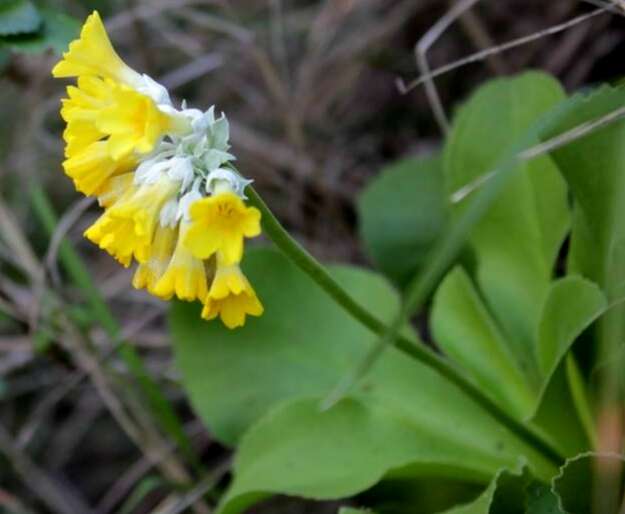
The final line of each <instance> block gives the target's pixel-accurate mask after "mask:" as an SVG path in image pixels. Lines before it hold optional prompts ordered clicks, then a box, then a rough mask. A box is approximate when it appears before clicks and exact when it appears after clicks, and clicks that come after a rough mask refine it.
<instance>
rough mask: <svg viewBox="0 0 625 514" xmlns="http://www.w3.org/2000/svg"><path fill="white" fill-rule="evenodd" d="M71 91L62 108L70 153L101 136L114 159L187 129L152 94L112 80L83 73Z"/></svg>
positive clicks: (149, 148)
mask: <svg viewBox="0 0 625 514" xmlns="http://www.w3.org/2000/svg"><path fill="white" fill-rule="evenodd" d="M67 94H68V98H66V99H64V100H63V107H62V109H61V116H62V118H63V119H64V120H65V121H66V122H67V128H66V129H65V132H64V134H63V137H64V139H65V141H66V143H67V148H66V151H65V153H66V156H67V157H71V156H72V155H74V154H75V153H76V152H77V151H80V150H81V149H82V148H84V146H86V145H88V144H89V143H91V142H93V141H98V140H100V139H106V140H107V149H108V151H109V153H110V155H111V157H112V158H113V159H114V160H119V159H122V158H125V157H127V156H128V155H130V154H131V153H133V152H135V153H138V154H146V153H149V152H151V151H152V150H153V149H154V146H155V145H156V143H157V142H158V140H159V139H160V138H161V136H162V135H163V134H165V133H166V132H168V131H169V132H176V133H183V132H184V131H185V130H187V126H186V125H185V124H184V120H183V119H182V118H181V117H180V116H174V115H170V114H166V113H164V112H162V111H161V110H160V109H159V108H158V106H157V105H156V103H155V102H154V100H152V99H151V98H150V97H148V96H146V95H144V94H142V93H139V92H137V91H135V90H134V89H131V88H129V87H127V86H123V85H119V84H117V83H115V82H113V81H111V80H103V79H100V78H98V77H91V76H87V77H79V79H78V86H77V87H76V86H69V87H68V88H67Z"/></svg>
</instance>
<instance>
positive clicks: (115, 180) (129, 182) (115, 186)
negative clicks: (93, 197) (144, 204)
mask: <svg viewBox="0 0 625 514" xmlns="http://www.w3.org/2000/svg"><path fill="white" fill-rule="evenodd" d="M134 181H135V175H134V173H123V174H121V175H116V176H114V177H112V178H111V179H110V180H108V181H107V182H106V184H105V185H104V186H102V189H101V190H100V192H99V193H98V203H99V204H100V206H101V207H110V206H111V205H113V204H114V203H115V202H118V201H119V200H120V199H121V197H122V196H124V195H127V194H129V193H128V192H129V191H133V188H134V187H135V186H134Z"/></svg>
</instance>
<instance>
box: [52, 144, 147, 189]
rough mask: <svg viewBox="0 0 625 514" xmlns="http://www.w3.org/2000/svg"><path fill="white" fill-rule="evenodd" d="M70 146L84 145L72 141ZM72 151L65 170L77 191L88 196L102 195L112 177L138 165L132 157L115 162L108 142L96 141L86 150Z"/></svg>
mask: <svg viewBox="0 0 625 514" xmlns="http://www.w3.org/2000/svg"><path fill="white" fill-rule="evenodd" d="M69 144H73V145H76V146H78V145H82V141H76V140H72V142H71V143H69ZM72 150H73V151H72V152H71V153H72V155H73V156H72V157H69V158H68V159H66V160H65V161H64V162H63V169H64V170H65V173H66V174H67V175H68V176H69V177H71V179H72V180H73V181H74V186H75V187H76V189H77V190H78V191H80V192H81V193H83V194H85V195H88V196H89V195H98V194H100V192H101V190H102V187H103V186H104V185H105V184H106V182H107V181H108V180H109V179H110V178H111V177H112V176H114V175H116V174H119V173H125V172H127V171H130V170H132V169H134V168H135V167H136V165H137V161H136V160H135V158H134V157H133V156H131V155H128V156H126V157H125V158H123V159H120V160H118V161H115V160H113V159H112V158H111V156H110V154H109V151H108V144H107V142H106V141H96V142H94V143H91V144H89V145H88V146H86V147H84V148H81V149H78V150H75V148H73V149H72ZM68 153H69V152H68Z"/></svg>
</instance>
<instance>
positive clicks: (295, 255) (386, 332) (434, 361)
mask: <svg viewBox="0 0 625 514" xmlns="http://www.w3.org/2000/svg"><path fill="white" fill-rule="evenodd" d="M246 194H247V196H248V198H249V203H250V204H251V205H253V206H254V207H256V208H257V209H258V210H260V212H261V214H262V224H263V229H264V231H265V233H266V234H267V235H268V236H269V238H270V239H271V240H272V241H273V242H274V244H275V245H276V246H277V247H278V248H279V249H280V250H281V251H282V252H283V253H284V254H285V255H286V256H287V257H288V258H289V259H291V260H292V261H293V263H294V264H295V265H296V266H297V267H299V268H300V269H301V270H302V271H303V272H304V273H306V274H307V275H308V276H309V277H310V278H311V279H312V280H314V281H315V282H316V283H317V285H319V286H320V287H321V288H322V289H323V290H324V291H325V292H326V293H327V294H328V295H329V296H330V297H332V299H333V300H335V301H336V303H338V304H339V305H340V306H341V307H342V308H343V309H344V310H345V311H346V312H347V313H348V314H350V315H351V316H352V317H353V318H354V319H356V320H357V321H359V322H360V323H362V324H363V325H364V326H366V327H367V328H369V329H370V330H371V331H372V332H373V333H375V334H377V335H379V336H381V337H382V341H383V343H382V344H380V345H379V346H380V348H379V351H381V349H382V348H383V347H386V346H387V345H388V344H393V345H394V346H395V347H396V348H397V349H399V350H400V351H402V352H403V353H406V354H408V355H409V356H411V357H412V358H414V359H417V360H418V361H420V362H422V363H424V364H426V365H428V366H430V367H432V368H433V369H435V370H436V371H437V372H438V373H440V374H441V375H442V376H443V377H445V378H446V379H448V380H450V381H451V382H453V383H454V384H455V385H456V386H458V387H459V388H460V389H462V390H463V391H464V392H465V393H466V394H467V395H469V396H470V397H471V398H472V399H473V400H474V401H475V402H476V403H478V404H479V405H480V406H482V407H483V408H484V409H485V410H486V411H488V412H489V413H490V414H491V415H492V416H493V417H494V418H496V419H497V420H498V421H499V422H500V423H501V424H502V425H504V426H505V427H506V428H508V429H509V430H510V431H512V432H513V433H515V434H516V435H517V436H519V437H520V438H521V439H523V440H524V441H525V442H526V443H528V444H530V445H532V446H533V447H534V448H536V449H538V451H540V452H541V453H542V454H543V455H544V456H545V457H546V458H547V459H548V460H550V461H551V462H552V463H553V464H555V465H559V464H560V463H562V462H563V459H562V458H561V456H560V455H559V454H558V453H557V452H556V451H555V450H554V449H553V448H551V446H549V444H548V443H546V442H545V441H543V440H542V439H541V438H540V437H539V436H538V435H536V434H535V433H534V432H532V431H531V430H530V429H529V428H527V427H526V426H524V425H523V424H522V423H520V422H519V421H517V420H516V419H514V418H512V417H511V416H510V415H509V414H507V413H506V412H504V411H502V410H501V409H500V408H499V407H498V406H497V405H496V404H494V403H493V402H492V401H491V400H490V399H489V398H488V397H486V396H485V395H484V394H483V393H482V392H481V391H480V390H479V388H478V387H476V386H475V385H473V383H471V382H470V381H469V380H467V379H466V378H465V377H464V376H463V375H462V374H461V373H459V372H458V370H457V369H456V368H454V367H453V366H452V365H451V364H450V363H449V362H448V361H447V360H445V359H444V358H443V357H441V356H440V355H438V354H436V353H435V352H434V351H433V350H431V349H430V348H428V347H427V346H425V345H423V344H415V343H414V342H413V341H411V340H410V339H408V338H407V337H405V336H403V335H401V334H397V330H396V327H395V324H394V326H393V327H389V326H387V324H386V323H384V322H382V321H380V320H379V319H378V318H376V317H375V316H373V315H372V314H371V313H370V312H369V311H368V310H367V309H365V308H364V307H363V306H362V305H360V304H359V303H358V302H357V301H356V300H354V298H352V297H351V295H350V294H349V293H348V292H347V291H345V289H343V287H341V285H340V284H339V283H338V282H337V281H336V280H334V278H332V276H331V275H330V274H329V273H328V271H327V270H326V269H325V268H324V267H323V266H322V265H321V264H320V263H319V262H318V261H317V260H316V259H315V258H314V257H313V256H312V255H310V253H308V251H306V249H305V248H303V247H302V246H301V245H300V244H299V243H298V242H297V241H296V240H295V239H293V238H292V237H291V235H290V234H289V233H288V232H287V231H286V230H285V228H284V227H283V226H282V225H281V224H280V222H279V221H278V219H277V218H276V217H275V216H274V214H273V213H272V212H271V210H270V209H269V207H268V206H267V204H265V202H264V201H263V199H262V198H261V197H260V196H259V195H258V193H257V192H256V191H255V190H254V189H253V188H252V187H249V186H248V188H247V189H246ZM405 308H406V306H405V305H404V306H403V309H405ZM403 309H402V310H403ZM402 314H403V313H402ZM398 318H399V319H401V318H403V316H401V315H400V316H399V317H398ZM389 339H390V340H389Z"/></svg>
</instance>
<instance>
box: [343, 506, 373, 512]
mask: <svg viewBox="0 0 625 514" xmlns="http://www.w3.org/2000/svg"><path fill="white" fill-rule="evenodd" d="M339 514H375V512H373V511H372V510H369V509H355V508H353V507H341V508H340V509H339Z"/></svg>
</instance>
